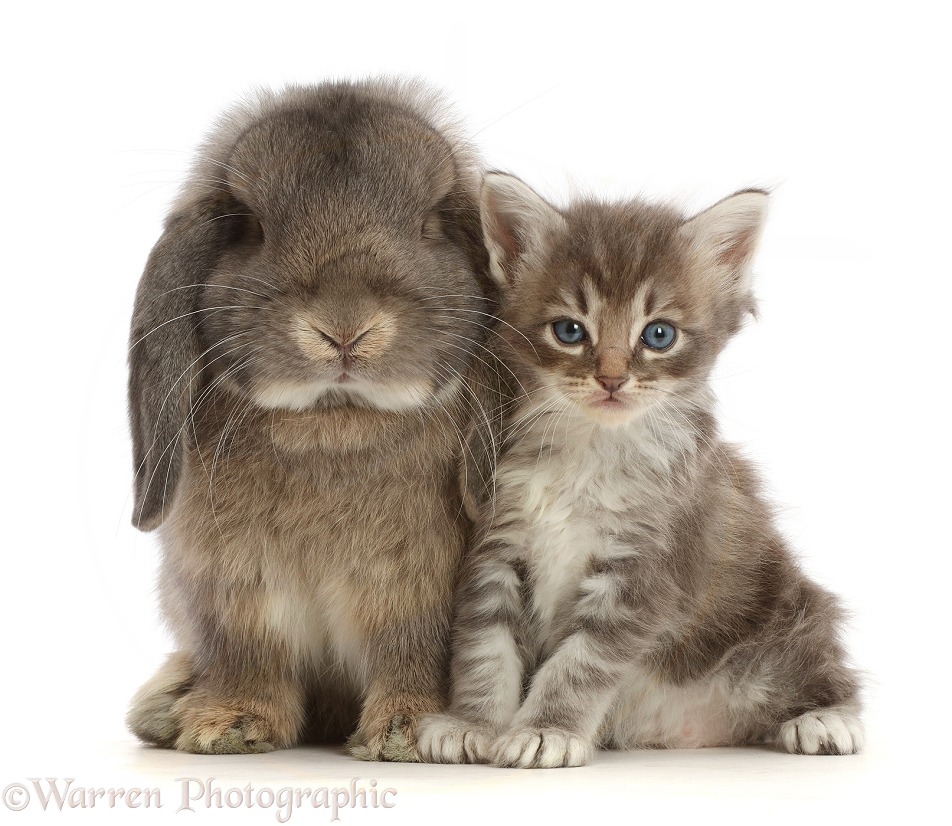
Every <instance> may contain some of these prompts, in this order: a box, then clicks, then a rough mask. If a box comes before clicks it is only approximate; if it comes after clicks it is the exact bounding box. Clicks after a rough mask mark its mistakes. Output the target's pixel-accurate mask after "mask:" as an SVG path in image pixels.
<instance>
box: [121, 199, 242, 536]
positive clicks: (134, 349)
mask: <svg viewBox="0 0 952 826" xmlns="http://www.w3.org/2000/svg"><path fill="white" fill-rule="evenodd" d="M227 212H228V210H227V209H222V204H221V203H220V199H218V198H206V199H204V200H202V201H199V202H198V203H194V202H193V203H192V204H191V205H190V206H189V207H188V208H186V209H180V210H178V211H177V212H175V213H173V214H172V215H171V216H170V217H169V219H168V221H167V223H166V227H165V232H164V234H163V235H162V237H161V238H160V239H159V241H158V243H157V244H156V245H155V247H154V248H153V249H152V253H151V254H150V255H149V260H148V262H147V263H146V267H145V272H144V273H143V274H142V278H141V280H140V281H139V288H138V290H137V292H136V302H135V309H134V311H133V315H132V331H131V335H130V339H129V416H130V419H131V426H132V446H133V460H134V463H135V464H134V472H135V510H134V512H133V514H132V524H133V525H135V526H136V527H137V528H140V529H141V530H144V531H150V530H152V529H153V528H156V527H158V526H159V525H160V524H161V523H162V520H163V519H164V518H165V515H166V513H167V512H168V506H169V505H171V502H172V498H173V496H174V494H175V486H176V483H177V481H178V477H179V473H180V471H181V463H182V454H183V447H184V440H185V438H186V434H185V430H186V427H185V425H186V421H187V417H188V412H189V409H190V406H191V404H192V400H193V397H194V395H195V394H196V393H197V391H198V389H199V388H198V377H199V374H200V372H201V365H200V361H201V357H202V350H201V347H200V345H199V335H198V322H197V318H198V315H199V313H198V312H197V310H198V297H199V292H200V290H201V288H202V286H203V284H204V282H205V280H206V278H207V276H208V273H209V271H210V270H211V269H212V267H214V266H215V263H216V261H217V260H218V257H219V256H220V255H221V252H222V249H223V248H224V246H225V244H226V243H227V241H228V237H229V234H230V233H231V231H232V226H231V222H229V221H228V220H227V217H226V216H225V217H226V220H220V219H221V218H222V217H223V214H226V213H227Z"/></svg>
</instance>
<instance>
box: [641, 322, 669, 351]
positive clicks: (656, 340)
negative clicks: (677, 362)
mask: <svg viewBox="0 0 952 826" xmlns="http://www.w3.org/2000/svg"><path fill="white" fill-rule="evenodd" d="M677 337H678V331H677V330H675V329H674V326H673V325H671V324H668V322H667V321H652V322H651V324H649V325H648V326H647V327H645V329H644V331H643V332H642V334H641V340H642V341H643V342H644V343H645V344H647V345H648V346H649V347H650V348H651V349H652V350H667V349H668V348H669V347H670V346H671V345H672V344H674V340H675V339H676V338H677Z"/></svg>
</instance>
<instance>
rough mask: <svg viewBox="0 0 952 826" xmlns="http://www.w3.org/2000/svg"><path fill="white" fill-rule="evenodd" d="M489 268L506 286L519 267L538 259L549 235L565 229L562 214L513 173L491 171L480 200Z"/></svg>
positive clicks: (484, 181)
mask: <svg viewBox="0 0 952 826" xmlns="http://www.w3.org/2000/svg"><path fill="white" fill-rule="evenodd" d="M479 211H480V215H481V217H482V224H483V236H484V238H485V240H486V249H487V250H488V251H489V271H490V274H491V275H492V277H493V278H494V279H495V281H496V283H498V284H499V285H500V286H502V287H503V288H505V287H506V286H507V285H511V284H513V283H515V281H516V279H517V278H518V275H519V272H520V269H521V267H523V266H524V265H525V264H527V263H532V262H533V261H538V260H539V259H540V258H541V255H542V253H543V252H544V250H545V247H546V242H547V241H548V239H549V237H550V236H551V235H552V234H553V233H555V232H559V231H562V230H564V229H565V219H564V218H563V217H562V214H561V213H560V212H559V211H558V210H557V209H556V208H555V207H553V206H552V205H551V204H550V203H549V202H548V201H546V200H545V199H544V198H543V197H542V196H541V195H539V194H538V193H537V192H536V191H535V190H534V189H532V187H530V186H529V185H528V184H525V183H523V182H522V181H521V180H519V178H517V177H515V176H514V175H506V174H504V173H502V172H490V173H488V174H487V175H486V176H485V177H484V178H483V188H482V192H481V194H480V199H479Z"/></svg>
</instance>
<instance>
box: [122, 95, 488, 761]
mask: <svg viewBox="0 0 952 826" xmlns="http://www.w3.org/2000/svg"><path fill="white" fill-rule="evenodd" d="M443 111H444V110H443V109H442V105H441V104H440V102H439V100H438V99H437V98H435V97H434V96H433V95H432V94H431V93H429V92H428V91H427V90H425V89H423V88H421V87H419V86H415V85H412V84H407V83H401V82H396V81H369V82H363V83H344V82H341V83H328V84H324V85H320V86H316V87H296V88H292V89H289V90H286V91H284V92H282V93H280V94H272V93H264V94H261V95H260V96H258V97H257V98H256V99H255V100H254V101H253V102H251V103H248V104H245V105H243V106H240V107H238V108H237V109H236V110H234V111H233V112H231V113H230V114H227V115H226V116H225V117H224V118H223V119H222V120H221V121H220V122H219V124H218V125H217V127H216V128H215V130H214V131H213V133H212V135H211V138H210V139H209V140H208V142H207V143H206V144H205V145H204V146H203V148H202V150H201V153H200V155H199V157H198V159H197V161H196V163H195V165H194V167H193V171H192V173H191V175H190V178H189V180H188V182H187V184H186V186H185V188H184V190H183V193H182V194H181V196H180V197H179V199H178V201H177V202H176V203H175V205H174V206H173V208H172V210H171V213H170V216H169V218H168V220H167V223H166V228H165V232H164V234H163V236H162V237H161V239H160V240H159V241H158V243H157V244H156V246H155V248H154V249H153V251H152V254H151V256H150V258H149V261H148V264H147V266H146V270H145V273H144V275H143V276H142V280H141V282H140V285H139V290H138V294H137V297H136V306H135V312H134V317H133V323H132V334H131V341H130V383H129V393H130V412H131V420H132V432H133V441H134V461H135V471H136V475H135V484H136V502H135V513H134V516H133V521H134V522H135V524H136V525H138V526H139V527H140V528H142V529H144V530H150V529H152V528H156V527H160V529H161V540H162V546H163V551H164V553H163V562H162V570H161V574H160V594H161V604H162V607H163V610H164V613H165V616H166V618H167V620H168V622H169V624H170V627H171V629H172V631H173V633H174V635H175V639H176V641H177V644H178V651H177V652H176V653H174V654H173V655H172V656H171V657H170V658H169V660H168V661H167V663H166V664H165V665H164V666H163V667H162V668H161V669H160V670H159V672H158V673H157V674H156V675H155V676H154V677H153V679H152V680H151V681H150V682H148V683H147V684H146V685H145V686H144V687H143V688H142V689H141V690H140V691H139V693H138V694H137V695H136V697H135V699H134V700H133V705H132V709H131V711H130V713H129V718H128V721H129V725H130V727H131V728H132V730H133V731H134V732H135V733H136V734H137V735H138V736H139V737H140V738H141V739H143V740H145V741H148V742H151V743H156V744H158V745H162V746H168V747H175V748H178V749H183V750H186V751H194V752H205V753H236V752H256V751H267V750H270V749H272V748H282V747H287V746H290V745H292V744H294V743H296V742H299V741H301V740H302V739H304V738H305V737H309V736H313V737H318V738H325V739H332V740H333V739H336V740H339V739H343V738H344V737H346V736H347V735H348V734H351V733H353V732H355V730H356V733H355V734H354V739H353V741H352V742H354V743H356V744H357V746H358V747H359V749H360V753H361V755H362V756H365V757H368V758H372V759H379V758H381V757H385V756H387V755H386V754H385V752H384V746H385V743H386V742H387V738H388V734H389V735H391V736H392V735H394V734H395V733H396V734H397V735H399V736H398V738H397V739H398V740H400V741H401V742H404V743H407V744H408V746H407V752H406V755H407V756H409V755H410V754H412V744H413V738H414V726H415V721H416V719H417V718H418V716H419V715H421V714H423V713H424V712H431V711H437V710H439V709H440V708H441V707H442V705H443V694H444V691H445V685H444V683H445V679H446V677H445V670H446V647H445V645H446V642H445V641H446V636H447V626H448V623H449V618H450V603H451V595H452V589H453V584H454V577H455V575H456V571H457V564H458V560H459V557H460V554H461V552H462V550H463V548H464V546H465V543H466V540H467V535H468V532H469V528H470V523H469V521H468V519H467V516H466V512H467V508H466V505H465V502H464V499H465V496H464V493H463V489H464V488H463V487H462V486H461V484H460V476H461V473H460V464H461V459H462V453H463V452H464V451H465V450H466V447H465V444H466V443H465V441H464V439H463V438H462V437H463V436H465V435H466V429H467V427H468V426H469V422H470V421H471V419H472V417H473V409H474V406H475V404H476V399H475V398H474V396H473V394H474V390H473V387H477V388H478V387H479V384H478V383H474V382H471V381H469V380H468V379H469V373H468V371H470V370H471V368H472V365H473V364H474V363H476V362H477V359H475V358H474V355H477V354H479V351H480V346H481V345H480V342H481V341H482V339H483V338H484V333H485V327H484V324H483V319H485V318H486V316H485V315H484V314H485V313H486V312H488V311H491V306H490V305H488V304H487V298H486V296H487V295H488V289H489V288H488V282H487V281H486V280H485V277H484V273H485V269H486V262H485V252H484V251H483V248H482V245H481V241H480V234H479V233H480V228H479V218H478V210H477V208H476V191H477V188H478V173H479V170H478V162H477V159H476V158H475V156H474V155H473V153H472V152H471V150H470V149H469V148H468V147H467V146H466V145H465V142H464V141H462V140H461V139H460V137H459V135H458V133H457V131H456V130H455V129H454V127H453V126H452V124H451V123H450V122H449V121H448V120H447V118H446V117H445V115H444V114H443ZM475 392H479V391H478V390H477V391H475ZM471 446H472V442H471V443H470V447H471ZM395 726H396V731H395V728H394V727H395Z"/></svg>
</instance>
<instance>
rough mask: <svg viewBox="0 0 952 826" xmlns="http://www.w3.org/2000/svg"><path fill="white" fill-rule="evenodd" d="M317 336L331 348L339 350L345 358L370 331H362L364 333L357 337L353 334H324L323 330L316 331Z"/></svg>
mask: <svg viewBox="0 0 952 826" xmlns="http://www.w3.org/2000/svg"><path fill="white" fill-rule="evenodd" d="M317 332H318V334H319V335H320V336H321V338H323V339H324V340H325V341H326V342H327V343H328V344H330V345H331V346H332V347H335V348H337V349H338V350H340V351H341V352H342V353H343V354H344V355H345V356H347V355H350V353H351V351H352V350H353V349H354V348H355V347H356V346H357V345H358V344H359V343H360V340H361V339H362V338H363V337H364V336H366V335H367V333H369V332H370V330H364V332H362V333H360V334H359V335H356V336H355V335H353V334H343V335H342V334H339V333H338V334H337V335H330V334H329V333H325V332H324V331H323V330H318V331H317Z"/></svg>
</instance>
